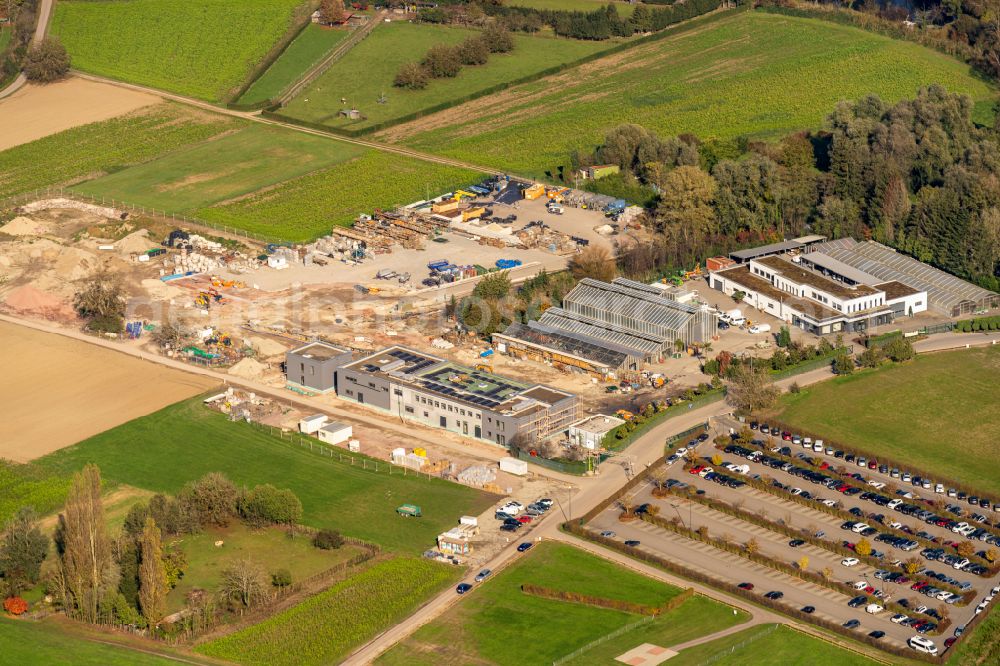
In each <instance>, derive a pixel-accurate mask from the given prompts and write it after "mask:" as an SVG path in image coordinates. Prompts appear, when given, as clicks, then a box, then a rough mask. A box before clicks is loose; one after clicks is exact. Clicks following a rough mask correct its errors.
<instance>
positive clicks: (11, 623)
mask: <svg viewBox="0 0 1000 666" xmlns="http://www.w3.org/2000/svg"><path fill="white" fill-rule="evenodd" d="M0 655H2V657H0V661H2V662H3V663H5V664H46V666H176V664H177V663H178V662H177V661H176V660H173V659H167V658H166V657H157V656H154V655H151V654H148V653H144V652H136V651H133V650H129V649H127V648H124V647H115V646H113V645H105V644H102V643H93V642H90V641H87V640H83V639H81V638H79V637H76V636H74V635H72V634H69V633H66V632H65V631H63V630H62V629H61V628H59V627H58V626H56V625H54V624H52V623H48V622H46V623H38V622H32V621H29V620H9V619H7V618H6V617H3V616H0Z"/></svg>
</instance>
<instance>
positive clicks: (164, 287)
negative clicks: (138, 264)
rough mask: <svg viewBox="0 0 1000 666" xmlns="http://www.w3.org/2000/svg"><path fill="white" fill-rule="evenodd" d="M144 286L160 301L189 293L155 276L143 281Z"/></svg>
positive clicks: (150, 294) (148, 292) (151, 295)
mask: <svg viewBox="0 0 1000 666" xmlns="http://www.w3.org/2000/svg"><path fill="white" fill-rule="evenodd" d="M142 288H143V289H145V290H146V293H147V294H149V297H150V298H155V299H156V300H160V301H169V300H170V299H171V298H177V297H178V296H182V295H183V294H185V293H187V292H185V290H183V289H181V288H180V287H174V286H172V285H169V284H167V283H166V282H164V281H163V280H157V279H154V278H148V279H145V280H143V281H142Z"/></svg>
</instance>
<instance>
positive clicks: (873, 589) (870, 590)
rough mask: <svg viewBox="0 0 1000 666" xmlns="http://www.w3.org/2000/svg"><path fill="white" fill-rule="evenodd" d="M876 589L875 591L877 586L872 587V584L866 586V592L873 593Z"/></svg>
mask: <svg viewBox="0 0 1000 666" xmlns="http://www.w3.org/2000/svg"><path fill="white" fill-rule="evenodd" d="M874 591H875V588H874V587H872V586H871V585H867V586H865V594H871V593H872V592H874Z"/></svg>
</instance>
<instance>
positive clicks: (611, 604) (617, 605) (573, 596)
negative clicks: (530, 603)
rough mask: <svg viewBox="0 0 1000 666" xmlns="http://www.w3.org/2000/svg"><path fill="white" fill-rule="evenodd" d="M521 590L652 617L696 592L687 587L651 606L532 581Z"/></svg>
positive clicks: (535, 594) (545, 596)
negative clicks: (561, 588) (568, 590)
mask: <svg viewBox="0 0 1000 666" xmlns="http://www.w3.org/2000/svg"><path fill="white" fill-rule="evenodd" d="M521 591H522V592H524V593H525V594H530V595H532V596H535V597H542V598H543V599H554V600H556V601H567V602H570V603H577V604H586V605H588V606H596V607H598V608H608V609H610V610H616V611H622V612H624V613H632V614H634V615H649V616H652V617H656V616H657V615H661V614H663V613H669V612H670V611H672V610H674V609H676V608H677V607H679V606H680V605H681V604H682V603H684V602H685V601H687V600H688V599H690V598H691V596H692V595H693V594H694V590H693V589H691V588H687V589H686V590H684V591H683V592H681V593H680V594H678V595H677V596H675V597H673V598H671V599H667V600H666V601H664V602H663V603H662V604H660V605H659V606H649V605H647V604H637V603H635V602H633V601H626V600H624V599H608V598H606V597H597V596H594V595H592V594H581V593H579V592H567V591H566V590H556V589H553V588H550V587H543V586H541V585H532V584H531V583H525V584H524V585H522V586H521Z"/></svg>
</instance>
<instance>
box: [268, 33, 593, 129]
mask: <svg viewBox="0 0 1000 666" xmlns="http://www.w3.org/2000/svg"><path fill="white" fill-rule="evenodd" d="M475 34H477V33H476V31H474V30H468V29H464V28H455V27H448V26H440V25H430V24H416V23H390V24H388V25H380V26H378V27H377V28H376V29H375V30H374V31H373V32H372V33H371V34H370V35H369V36H368V37H366V38H365V39H363V40H362V41H361V42H359V43H358V45H357V46H355V47H354V48H352V49H351V50H350V52H348V53H347V54H346V55H345V56H344V57H343V58H342V59H340V60H339V61H337V62H336V63H335V64H334V65H333V66H332V67H330V69H328V70H327V71H326V72H325V73H324V74H323V75H322V76H320V77H319V78H318V79H317V80H316V81H315V82H314V83H313V84H311V85H310V86H309V87H307V88H306V89H305V90H303V91H302V92H301V93H300V94H299V95H297V96H296V97H295V99H293V100H291V101H290V102H289V104H288V105H287V106H286V107H285V108H284V109H282V113H283V114H285V115H288V116H291V117H293V118H298V119H301V120H306V121H310V122H315V123H322V124H325V125H329V126H331V127H339V128H344V129H363V128H365V127H368V126H371V125H373V124H375V123H380V122H383V121H386V120H391V119H393V118H399V117H402V116H405V115H408V114H411V113H413V112H415V111H419V110H421V109H425V108H429V107H432V106H436V105H438V104H441V103H443V102H447V101H448V100H450V99H456V100H457V99H459V98H462V97H464V96H466V95H469V94H472V93H475V92H476V91H477V90H483V89H485V88H489V87H491V86H495V85H497V84H500V83H504V82H506V81H513V80H516V79H520V78H523V77H525V76H528V75H530V74H534V73H535V72H539V71H542V70H545V69H548V68H550V67H554V66H556V65H560V64H562V63H566V62H572V61H574V60H579V59H580V58H583V57H584V56H587V55H589V54H591V53H594V52H596V51H600V50H603V49H607V48H609V47H610V46H611V45H612V44H610V43H608V42H593V41H579V40H572V39H563V38H556V37H537V36H528V35H515V38H514V43H515V48H514V50H513V51H512V52H511V53H507V54H492V55H491V56H490V60H489V62H488V63H486V64H485V65H478V66H467V67H463V68H462V71H461V72H460V73H459V74H458V76H456V77H454V78H451V79H434V80H432V81H431V82H430V83H429V84H428V86H427V87H426V88H425V89H424V90H402V89H400V88H396V87H394V86H393V85H392V82H393V79H395V77H396V73H397V72H398V71H399V68H400V66H401V65H403V63H406V62H412V61H415V60H420V59H421V58H422V57H423V54H424V53H426V52H427V50H428V49H430V47H432V46H434V45H436V44H457V43H458V42H461V41H462V40H464V39H466V38H467V37H470V36H473V35H475ZM383 94H384V95H385V100H384V103H379V102H378V100H379V99H380V98H381V96H382V95H383ZM342 98H345V99H346V100H347V104H348V105H350V106H353V107H354V108H357V109H358V110H359V111H361V113H362V114H364V115H365V116H366V117H367V118H366V119H364V120H350V119H349V118H346V117H343V116H340V115H338V114H339V112H340V110H341V109H343V108H344V105H343V104H342V103H341V99H342Z"/></svg>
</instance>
